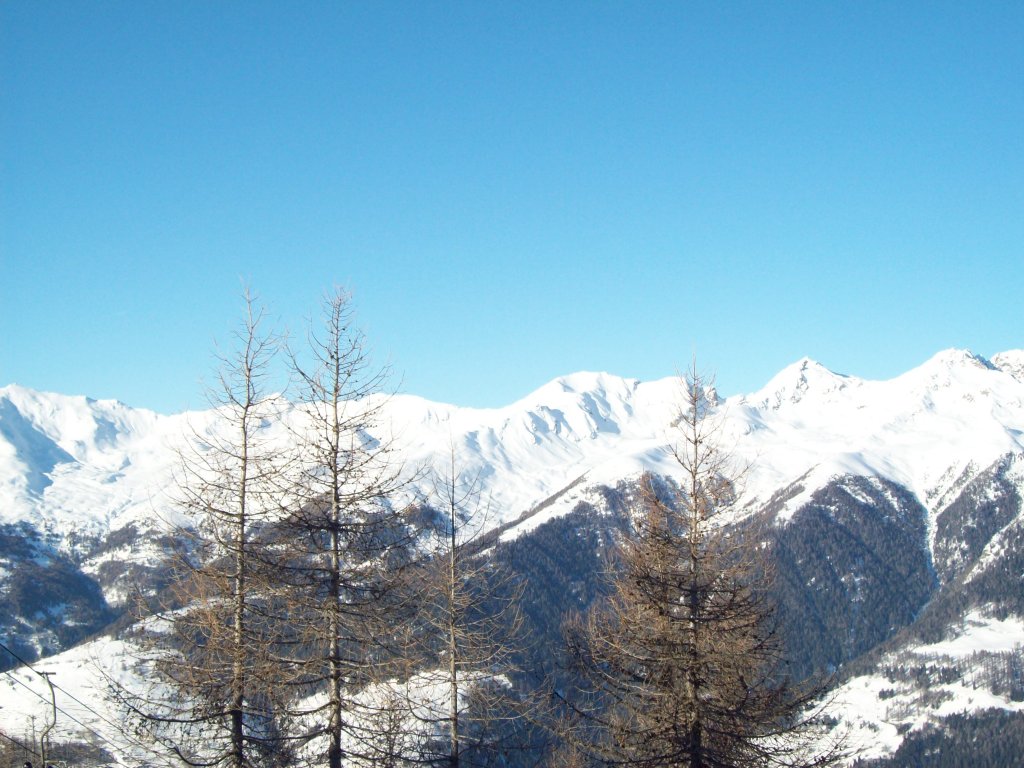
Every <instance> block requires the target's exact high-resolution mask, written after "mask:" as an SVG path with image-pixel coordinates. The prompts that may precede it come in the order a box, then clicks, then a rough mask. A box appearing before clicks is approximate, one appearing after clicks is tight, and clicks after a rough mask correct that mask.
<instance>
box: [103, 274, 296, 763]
mask: <svg viewBox="0 0 1024 768" xmlns="http://www.w3.org/2000/svg"><path fill="white" fill-rule="evenodd" d="M262 322H263V319H262V311H261V310H260V309H259V307H258V306H257V304H256V301H255V299H254V298H253V297H252V296H251V295H250V294H249V293H248V292H246V294H245V320H244V322H243V324H242V325H241V327H240V330H239V331H237V332H236V333H235V335H234V339H233V342H234V343H233V345H232V348H231V349H230V351H228V352H226V353H223V354H221V355H219V359H220V362H221V367H220V370H219V372H218V378H217V385H216V387H215V388H212V389H211V390H210V395H209V397H210V402H211V404H212V405H213V406H214V411H213V412H212V413H213V415H214V418H213V420H212V421H210V422H208V423H206V424H204V425H202V426H196V425H193V430H194V434H193V440H192V443H191V445H190V447H188V448H186V449H184V450H183V451H182V454H181V468H180V473H179V478H178V488H177V496H178V502H179V505H180V507H181V510H182V511H183V512H184V513H185V514H186V516H187V517H188V518H190V519H192V520H194V521H195V524H194V526H191V527H188V528H184V529H182V530H180V531H179V532H178V533H179V535H180V536H179V537H180V540H181V541H182V547H181V549H180V551H179V552H178V554H177V556H176V558H175V560H174V562H173V569H174V573H175V576H174V580H173V584H172V587H171V588H170V590H169V591H168V592H167V593H166V597H167V599H166V601H165V602H164V603H163V605H162V608H163V611H162V612H160V613H158V616H157V617H154V618H151V619H149V620H147V621H145V622H143V623H142V624H141V625H140V626H141V627H143V629H142V631H141V634H140V637H139V640H140V642H141V644H142V646H143V647H144V648H148V649H149V650H150V653H149V654H148V659H149V663H150V665H151V670H152V676H151V677H150V679H149V681H148V682H149V683H150V684H151V689H150V690H149V691H146V692H140V691H126V690H125V689H124V688H123V687H122V688H119V689H118V690H116V691H115V693H116V695H117V696H118V697H119V698H120V699H121V700H122V701H123V702H124V703H126V704H127V705H128V707H129V709H130V711H131V713H132V715H133V717H134V719H135V721H136V725H138V726H139V727H140V730H141V731H144V732H146V733H148V734H150V735H152V736H154V737H155V739H156V740H157V741H158V742H159V743H162V744H163V745H164V746H165V747H167V748H169V749H170V750H171V751H173V752H174V753H175V754H176V755H177V756H178V757H179V758H180V759H181V760H183V761H184V762H185V763H187V764H189V765H196V766H226V767H228V768H253V767H255V766H276V765H281V764H282V763H284V762H286V758H285V757H284V752H285V751H286V750H284V744H285V741H284V739H283V728H284V725H283V723H282V722H281V720H280V717H281V710H280V708H279V706H278V701H277V697H276V693H277V692H278V690H279V689H278V686H277V682H278V681H280V680H281V674H280V672H281V671H280V667H279V665H278V664H277V663H276V655H277V650H278V636H277V632H278V629H279V627H280V623H279V622H278V621H277V620H276V619H275V617H274V616H273V610H272V606H271V601H270V600H269V599H268V596H269V594H270V590H269V587H268V582H267V580H266V579H267V577H268V575H269V574H268V571H267V569H266V568H265V567H263V563H264V557H263V554H262V547H263V546H264V544H263V542H262V539H261V532H262V530H263V529H264V528H265V527H266V526H267V525H268V524H269V522H270V520H271V518H272V517H273V516H274V514H276V507H277V496H278V493H279V490H280V483H279V480H280V478H281V476H282V472H283V469H284V467H283V463H284V462H285V461H286V460H287V458H286V456H284V455H282V454H281V452H280V450H279V446H277V445H275V444H274V441H273V438H272V436H271V434H270V430H268V428H267V427H268V424H270V423H271V422H272V421H273V418H272V417H273V415H274V412H275V410H276V409H277V408H278V407H279V406H280V401H279V399H278V398H277V397H276V396H274V395H271V394H268V392H267V390H266V386H265V385H266V382H267V378H268V376H269V375H270V372H271V365H272V359H273V357H274V355H275V352H276V350H277V340H276V338H275V337H274V336H273V335H272V334H267V333H264V331H263V329H262V327H261V326H262ZM149 607H150V608H152V606H151V605H150V606H149Z"/></svg>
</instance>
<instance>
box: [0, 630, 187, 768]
mask: <svg viewBox="0 0 1024 768" xmlns="http://www.w3.org/2000/svg"><path fill="white" fill-rule="evenodd" d="M0 649H2V650H4V651H6V652H7V653H9V654H10V655H11V656H13V657H14V658H15V659H16V660H17V661H19V662H20V663H21V664H22V666H24V667H26V668H27V669H29V670H30V671H31V672H33V673H35V674H36V675H38V676H39V677H43V678H45V675H43V673H41V672H40V671H39V670H37V669H36V668H35V667H33V666H32V665H31V664H30V663H29V662H27V661H25V659H23V658H21V656H19V655H18V654H17V653H15V652H14V651H12V650H11V649H10V648H8V647H7V646H6V645H4V644H3V643H2V642H0ZM5 674H6V675H7V676H8V677H10V678H11V679H12V680H13V681H14V682H16V683H18V684H19V685H21V686H23V687H24V688H26V689H27V690H28V691H30V692H31V693H32V694H34V695H35V696H36V697H37V698H39V699H42V700H43V702H46V698H45V697H44V696H43V695H42V694H41V693H39V692H38V691H36V690H34V689H33V688H32V687H30V686H29V685H27V684H26V683H24V682H23V681H21V680H19V679H18V678H16V677H14V675H12V674H11V672H10V670H7V671H6V672H5ZM53 687H54V688H56V689H57V690H58V691H60V692H61V693H63V694H64V695H65V696H67V697H68V698H69V699H71V700H73V701H75V702H76V703H77V704H78V705H79V706H81V707H82V708H83V709H85V710H86V711H87V712H89V713H90V714H92V715H93V716H94V717H95V718H97V719H98V720H101V721H103V722H104V723H106V724H107V725H109V726H111V727H112V728H114V729H115V731H116V732H117V733H118V734H119V735H120V736H121V737H122V738H123V739H124V740H125V741H126V742H128V743H129V744H131V745H132V746H135V747H138V748H139V749H142V750H144V751H145V752H147V753H149V754H150V755H156V756H158V757H160V758H161V759H162V760H164V761H165V762H166V763H167V764H168V765H174V764H173V763H172V762H171V761H170V760H169V759H168V758H167V757H166V756H164V755H161V754H160V753H159V752H157V751H155V750H154V749H153V748H152V747H149V746H147V745H146V744H143V743H142V742H141V741H139V740H138V739H135V738H133V737H131V736H129V735H128V734H127V733H126V732H125V731H124V729H123V728H122V727H121V726H120V725H118V724H117V723H115V722H113V721H112V720H109V719H107V718H106V717H105V716H104V715H102V714H100V713H99V712H97V711H96V710H95V709H93V708H92V707H90V706H89V705H88V704H86V703H85V702H83V701H82V700H81V699H79V698H78V697H77V696H74V695H73V694H71V693H69V692H68V691H67V690H65V689H64V688H62V687H60V686H59V685H57V683H53ZM47 703H48V702H47ZM57 711H58V712H60V713H61V714H63V715H64V716H65V717H67V718H68V719H69V720H72V721H73V722H75V723H78V724H79V725H80V726H82V727H83V728H85V729H86V730H87V731H89V732H90V733H92V734H93V735H94V736H96V737H97V738H99V739H100V740H101V741H102V742H104V743H106V744H109V745H110V746H114V742H113V741H112V740H111V739H110V738H109V737H107V736H104V735H103V734H101V733H99V732H98V731H96V730H95V729H93V728H91V727H89V726H88V725H86V724H85V723H83V722H82V721H81V720H79V719H78V718H76V717H74V716H73V715H71V714H69V713H68V712H67V711H65V710H64V709H61V708H60V707H57ZM34 754H39V753H38V752H36V753H34Z"/></svg>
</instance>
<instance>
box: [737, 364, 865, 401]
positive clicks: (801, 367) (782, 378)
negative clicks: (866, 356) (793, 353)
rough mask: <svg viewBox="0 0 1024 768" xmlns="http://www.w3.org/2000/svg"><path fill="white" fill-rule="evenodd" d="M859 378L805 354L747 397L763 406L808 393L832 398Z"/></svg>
mask: <svg viewBox="0 0 1024 768" xmlns="http://www.w3.org/2000/svg"><path fill="white" fill-rule="evenodd" d="M859 383H860V380H859V379H855V378H853V377H850V376H845V375H843V374H841V373H835V372H834V371H830V370H829V369H828V368H826V367H825V366H824V365H822V364H821V363H819V362H817V361H816V360H812V359H811V358H809V357H802V358H800V359H799V360H797V361H796V362H795V363H792V364H791V365H788V366H786V367H785V368H783V369H782V370H781V371H779V372H778V373H777V374H776V375H775V376H774V377H773V378H772V379H771V380H770V381H769V382H768V383H767V384H765V386H764V387H762V388H761V389H760V390H759V391H758V392H755V393H754V394H752V395H748V396H747V397H746V398H745V400H746V403H747V404H749V405H753V406H754V407H755V408H758V409H760V410H779V409H780V408H785V407H787V406H790V405H795V404H796V403H799V402H801V401H803V400H805V399H806V398H807V397H808V396H811V397H815V398H824V399H829V398H831V397H833V396H834V395H835V393H838V392H840V391H842V390H844V389H846V388H847V387H849V386H851V385H855V384H859Z"/></svg>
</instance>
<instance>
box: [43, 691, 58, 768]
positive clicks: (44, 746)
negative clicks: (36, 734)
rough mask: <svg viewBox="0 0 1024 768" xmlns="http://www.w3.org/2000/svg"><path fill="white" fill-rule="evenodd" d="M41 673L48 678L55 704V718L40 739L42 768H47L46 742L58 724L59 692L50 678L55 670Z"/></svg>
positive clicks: (52, 702) (53, 703)
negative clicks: (55, 690)
mask: <svg viewBox="0 0 1024 768" xmlns="http://www.w3.org/2000/svg"><path fill="white" fill-rule="evenodd" d="M39 674H40V675H42V677H43V678H44V679H45V680H46V684H47V685H49V686H50V703H51V704H52V705H53V720H51V721H50V722H49V723H48V724H47V726H46V728H44V729H43V735H42V737H41V738H40V739H39V756H40V758H41V759H42V763H43V765H42V768H46V766H47V765H48V763H47V762H46V742H47V739H49V737H50V731H52V730H53V728H54V727H55V726H56V725H57V694H56V693H55V692H54V690H53V681H51V680H50V676H51V675H53V674H55V673H54V672H39Z"/></svg>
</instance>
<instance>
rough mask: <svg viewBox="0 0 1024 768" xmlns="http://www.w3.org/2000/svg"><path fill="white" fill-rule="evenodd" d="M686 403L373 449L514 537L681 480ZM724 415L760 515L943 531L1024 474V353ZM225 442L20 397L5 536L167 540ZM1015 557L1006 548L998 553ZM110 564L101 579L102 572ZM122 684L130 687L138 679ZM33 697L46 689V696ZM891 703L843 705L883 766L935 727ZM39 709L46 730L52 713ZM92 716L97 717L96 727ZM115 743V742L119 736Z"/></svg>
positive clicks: (483, 414)
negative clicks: (998, 465)
mask: <svg viewBox="0 0 1024 768" xmlns="http://www.w3.org/2000/svg"><path fill="white" fill-rule="evenodd" d="M725 383H727V382H725ZM680 400H681V390H680V383H679V381H678V380H676V379H664V380H660V381H654V382H639V381H636V380H632V379H622V378H619V377H616V376H612V375H609V374H601V373H577V374H573V375H570V376H566V377H563V378H559V379H556V380H555V381H552V382H550V383H548V384H546V385H544V386H543V387H541V388H540V389H538V390H537V391H535V392H533V393H531V394H530V395H528V396H526V397H524V398H523V399H521V400H519V401H517V402H515V403H512V404H511V405H508V406H506V407H504V408H497V409H486V410H481V409H468V408H460V407H457V406H454V405H445V404H440V403H433V402H429V401H426V400H423V399H422V398H418V397H415V396H412V395H398V396H395V397H393V398H391V399H390V400H389V401H388V402H387V403H386V405H385V412H384V413H385V418H384V419H383V421H382V423H381V424H380V425H379V426H378V427H377V428H376V430H375V431H374V433H373V435H372V437H373V438H374V439H376V440H380V441H383V442H388V441H393V443H394V447H395V448H396V451H395V453H394V456H395V457H396V459H398V460H400V461H401V463H402V466H403V467H404V471H405V472H406V473H407V475H408V476H409V477H415V478H416V480H415V481H414V482H413V484H412V485H411V486H410V487H409V488H408V489H407V498H410V499H411V498H414V497H422V498H428V497H429V494H430V490H431V481H430V476H429V470H430V469H437V470H439V471H441V472H445V471H447V470H448V468H449V466H450V464H451V462H452V458H453V457H454V464H455V468H456V470H457V471H458V472H460V473H461V474H462V475H463V476H464V477H472V478H476V479H477V480H478V483H479V487H480V491H481V499H482V502H483V503H484V504H486V505H487V507H488V509H489V512H490V514H489V515H488V516H487V518H486V519H487V525H489V526H492V527H496V526H499V525H508V526H509V528H508V530H507V531H506V533H505V535H506V536H508V537H511V536H516V535H519V534H520V533H522V532H523V531H526V530H529V529H531V528H533V527H536V526H538V525H540V524H542V523H543V522H544V521H545V520H548V519H550V518H552V517H553V516H557V515H561V514H565V513H567V512H569V511H571V510H572V508H573V507H574V506H575V505H576V504H577V503H579V502H580V501H587V500H591V501H593V500H596V490H595V486H597V485H600V484H607V485H614V484H615V483H616V482H618V481H619V480H621V479H623V478H632V477H636V476H637V475H639V473H641V472H643V471H644V470H655V471H657V472H660V473H662V474H668V475H672V474H675V473H678V471H679V468H678V465H677V464H676V462H675V460H674V459H673V457H672V455H671V447H672V445H673V443H674V440H675V436H674V433H673V429H672V426H671V425H672V423H673V420H674V417H675V415H676V414H677V413H678V409H679V403H680ZM714 418H715V420H716V424H717V426H718V427H719V439H720V445H721V446H722V447H723V448H724V449H726V450H728V451H730V452H731V453H732V455H733V456H734V459H735V461H736V466H737V467H745V468H746V471H745V473H744V476H743V479H742V485H741V497H740V500H739V504H738V505H737V509H738V510H739V512H740V513H743V512H744V511H754V510H756V509H758V508H759V507H760V506H761V505H763V504H764V503H765V502H767V501H768V500H769V499H770V498H771V497H772V495H773V494H775V493H776V492H778V491H780V490H781V489H785V488H787V487H788V486H790V485H791V484H794V483H798V485H799V488H797V489H795V491H794V494H793V495H792V498H790V499H789V500H788V501H787V502H786V504H785V506H784V508H783V510H782V513H781V518H782V519H785V518H786V516H787V515H791V514H792V513H793V512H795V511H796V510H797V509H798V508H799V507H800V506H801V505H802V504H803V503H805V502H806V501H807V500H809V498H810V496H811V494H812V493H813V492H814V491H815V490H817V489H818V488H821V487H822V486H824V485H825V484H826V483H827V482H828V481H829V480H830V479H831V478H833V477H835V476H838V475H845V474H855V475H863V476H875V477H879V478H883V479H887V480H892V481H894V482H896V483H898V484H900V485H903V486H905V487H906V488H908V489H909V490H911V491H912V492H913V493H914V494H915V495H916V496H917V498H918V499H919V500H920V501H921V503H922V504H923V505H924V506H925V508H926V509H928V511H929V512H930V513H931V514H932V518H933V520H932V522H933V523H934V516H935V514H936V513H937V512H938V511H939V510H941V508H942V505H943V504H945V503H948V502H949V501H950V500H951V498H952V496H953V494H955V493H956V492H957V491H958V490H959V488H960V487H962V485H963V483H964V482H965V481H966V480H968V479H970V477H972V476H973V474H975V473H977V472H980V471H982V470H984V469H985V468H986V467H988V466H989V465H990V464H991V463H992V462H994V461H995V460H997V459H998V458H1000V457H1001V456H1005V455H1006V454H1011V455H1012V456H1015V457H1021V458H1022V459H1024V351H1021V350H1014V351H1010V352H1004V353H1001V354H999V355H995V356H993V358H992V359H991V361H989V360H984V359H982V358H979V357H977V356H975V355H973V354H971V353H970V352H966V351H963V350H947V351H944V352H940V353H939V354H937V355H935V356H934V357H933V358H931V359H930V360H928V361H927V362H925V363H924V364H923V365H921V366H919V367H918V368H915V369H913V370H911V371H909V372H907V373H905V374H903V375H902V376H899V377H896V378H894V379H891V380H888V381H867V380H862V379H858V378H855V377H853V376H846V375H840V374H837V373H834V372H831V371H829V370H828V369H826V368H825V367H823V366H822V365H820V364H818V363H816V362H814V361H812V360H807V359H804V360H800V361H798V362H796V363H794V364H793V365H790V366H788V367H787V368H785V369H783V370H782V371H781V372H780V373H779V374H778V375H776V376H775V377H774V378H772V380H771V381H769V382H768V383H767V384H766V385H765V386H764V387H763V388H762V389H761V390H759V391H757V392H755V393H752V394H747V395H741V396H735V397H730V398H728V399H727V400H725V401H724V402H723V403H722V404H721V406H720V407H719V408H718V409H717V412H716V415H715V417H714ZM305 423H306V421H305V418H304V414H303V412H302V411H301V410H300V409H298V408H296V407H294V406H291V405H289V404H287V403H286V402H279V403H278V404H277V415H276V416H274V418H272V419H271V420H269V421H268V422H267V424H266V427H265V430H264V436H265V437H266V438H267V439H268V440H269V441H271V443H273V442H274V441H277V443H278V444H279V445H280V446H282V450H283V448H284V447H286V446H287V444H288V443H289V441H290V440H291V439H292V438H293V436H294V434H295V432H296V431H299V430H302V429H303V428H304V425H305ZM223 426H224V425H223V423H222V422H221V421H219V420H218V417H217V414H216V412H215V411H205V412H194V413H186V414H178V415H174V416H164V415H159V414H156V413H152V412H150V411H145V410H139V409H133V408H130V407H128V406H125V405H123V404H121V403H118V402H114V401H94V400H90V399H87V398H84V397H69V396H64V395H56V394H47V393H39V392H34V391H32V390H28V389H25V388H22V387H18V386H16V385H11V386H8V387H4V388H0V523H11V522H19V521H28V522H30V523H31V524H33V525H34V526H36V527H38V528H39V529H40V530H42V531H43V532H44V533H48V534H51V535H52V536H53V537H54V539H55V540H56V542H57V543H58V544H59V545H61V546H63V547H64V548H70V546H71V544H70V543H69V542H70V541H71V539H70V538H69V535H70V534H76V535H86V536H88V535H94V536H102V535H105V534H106V533H108V532H110V531H115V530H118V529H119V528H123V527H125V526H127V525H135V526H137V527H138V528H139V529H140V530H142V531H153V530H161V529H166V528H167V527H169V526H171V525H174V524H178V523H181V522H186V518H185V517H184V516H183V514H182V512H181V510H180V508H179V507H178V506H176V505H175V503H174V499H175V498H176V495H177V492H176V487H177V477H179V476H180V458H179V454H180V453H181V452H182V451H184V452H186V453H187V452H188V451H189V450H191V449H192V448H191V446H194V445H195V444H196V442H197V436H204V437H211V436H216V435H217V434H218V432H219V430H222V429H223ZM1012 475H1013V476H1015V477H1017V478H1021V476H1022V475H1024V460H1019V461H1016V462H1015V467H1014V469H1013V470H1012ZM531 511H532V512H533V514H531ZM516 521H519V522H516ZM998 546H999V540H998V537H996V539H995V540H993V542H992V543H991V544H990V547H989V553H991V552H994V551H995V549H996V548H997V547H998ZM114 556H115V555H114V554H112V553H107V554H105V555H103V557H107V558H110V557H114ZM152 556H153V553H152V552H151V551H149V550H147V549H146V547H145V545H144V544H143V543H137V544H135V545H132V546H130V547H128V548H127V549H126V550H123V551H122V550H118V551H117V552H116V557H119V558H122V557H125V558H138V559H140V560H143V561H144V560H146V559H148V558H151V557H152ZM99 562H100V561H99V560H97V561H96V562H86V563H85V565H84V567H85V568H86V569H87V570H89V569H94V568H96V567H97V566H98V564H99ZM983 565H984V557H983V558H982V565H981V566H979V567H983ZM118 597H119V596H118V595H117V594H110V595H108V599H114V600H116V599H117V598H118ZM1021 642H1024V628H1022V626H1021V624H1020V623H1019V622H1017V621H1016V620H1015V619H1011V620H1007V621H1005V622H997V621H994V620H992V619H987V618H985V617H983V616H980V615H978V616H973V617H972V619H971V621H969V622H967V624H966V625H965V627H964V631H963V633H962V634H961V635H960V636H959V637H957V638H955V639H953V640H949V641H947V642H946V643H944V644H939V645H938V646H935V647H928V648H927V649H925V648H919V649H917V650H916V651H915V652H916V653H920V654H926V655H933V656H951V657H952V656H956V655H958V654H964V653H969V652H973V651H975V650H978V649H983V648H992V647H996V646H998V647H1003V646H1007V645H1009V647H1013V646H1014V645H1016V644H1019V643H1021ZM90 655H92V656H98V657H99V658H100V664H101V665H102V666H103V667H105V668H107V669H108V670H110V669H114V670H117V669H118V665H119V664H122V662H119V661H117V659H116V656H117V645H116V644H115V643H111V642H110V641H100V642H99V643H98V644H91V645H89V646H85V647H82V648H77V649H74V650H72V651H69V652H68V653H66V654H62V655H61V656H58V657H55V658H54V659H49V660H46V661H45V662H41V663H40V667H41V668H46V669H55V670H56V671H57V672H58V675H57V676H56V677H55V678H54V679H55V680H56V681H57V682H58V683H59V684H60V685H62V686H65V687H67V689H68V690H69V691H75V690H80V691H81V692H82V695H81V697H82V698H83V700H84V701H93V700H94V698H93V697H95V696H98V693H97V691H96V689H95V687H93V688H89V686H90V685H92V686H96V685H98V683H96V682H95V681H93V682H88V679H89V678H88V669H89V666H90V662H89V661H88V658H89V656H90ZM121 672H123V673H124V674H129V671H128V670H127V669H126V668H122V669H121ZM17 674H18V675H19V676H24V673H17ZM31 677H32V676H31V675H30V676H29V677H28V678H26V679H25V682H26V684H29V681H30V680H31ZM32 682H33V683H34V685H33V687H34V688H36V689H38V690H41V689H39V683H40V682H41V680H38V679H36V680H34V681H32ZM0 683H2V687H0V706H2V707H3V709H0V723H3V726H4V727H5V728H10V729H11V731H12V732H14V733H17V732H19V729H21V728H22V727H23V723H22V722H21V721H19V720H17V718H19V717H20V718H22V719H23V718H24V717H25V714H26V713H27V712H29V711H30V710H29V706H30V705H29V703H26V701H28V702H32V695H31V694H29V693H28V692H27V691H26V690H25V689H23V688H21V687H20V686H16V685H15V684H14V683H13V682H11V681H10V678H8V677H6V676H5V677H4V678H0ZM76 686H78V687H77V688H76ZM17 689H20V690H17ZM890 689H894V686H893V685H892V684H890V683H889V682H888V681H887V680H885V679H884V678H879V677H874V676H872V677H864V678H856V679H854V680H852V681H850V682H849V683H848V684H847V685H845V686H844V687H843V688H842V689H841V690H840V692H839V698H838V700H837V706H839V707H840V708H841V709H842V710H843V712H844V713H845V714H844V720H845V721H846V722H847V723H849V724H851V725H852V726H853V728H854V731H855V732H856V733H857V734H859V736H858V738H863V740H864V741H865V743H866V744H867V746H868V747H869V753H872V754H873V753H882V752H887V751H891V749H893V748H895V745H896V744H898V743H899V740H900V739H901V738H902V737H901V736H900V733H899V730H900V729H901V727H902V729H903V730H905V728H906V727H907V726H908V725H909V726H910V727H920V726H921V725H923V721H921V719H920V717H925V715H921V716H915V717H917V719H913V720H912V721H905V720H901V719H900V716H899V714H900V712H901V711H902V709H901V707H900V705H901V703H905V702H906V701H909V700H910V698H912V697H913V696H916V695H917V694H916V693H914V692H912V691H905V692H904V691H898V690H890ZM883 691H884V692H885V698H881V695H882V692H883ZM950 691H951V693H952V696H951V697H949V698H947V699H945V700H944V701H943V702H941V703H940V704H939V705H938V706H937V707H936V708H934V709H932V710H931V712H932V713H934V714H935V715H939V714H946V713H948V712H950V711H959V710H960V709H964V708H977V707H984V706H992V705H993V704H996V705H999V706H1011V705H1010V704H1008V703H1007V702H1004V701H1001V700H999V701H996V702H994V701H993V700H992V699H993V697H991V695H990V694H986V693H984V692H983V691H981V690H966V689H963V686H960V687H959V688H958V687H957V686H952V687H950ZM76 695H77V694H76ZM26 697H28V698H27V699H26ZM34 704H35V710H34V711H36V714H37V722H42V719H41V718H42V715H41V714H40V713H41V712H42V709H40V707H42V706H43V703H42V701H41V700H40V699H35V702H34ZM68 706H69V707H73V706H74V705H73V704H71V703H69V704H68ZM1013 706H1019V705H1013ZM76 717H77V715H76ZM12 718H14V719H12ZM82 719H83V722H86V721H87V714H86V713H82ZM113 719H116V717H114V718H113ZM95 727H96V729H97V730H100V731H101V732H102V726H101V725H99V724H97V725H96V726H95ZM873 729H877V730H873ZM870 750H875V752H871V751H870Z"/></svg>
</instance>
